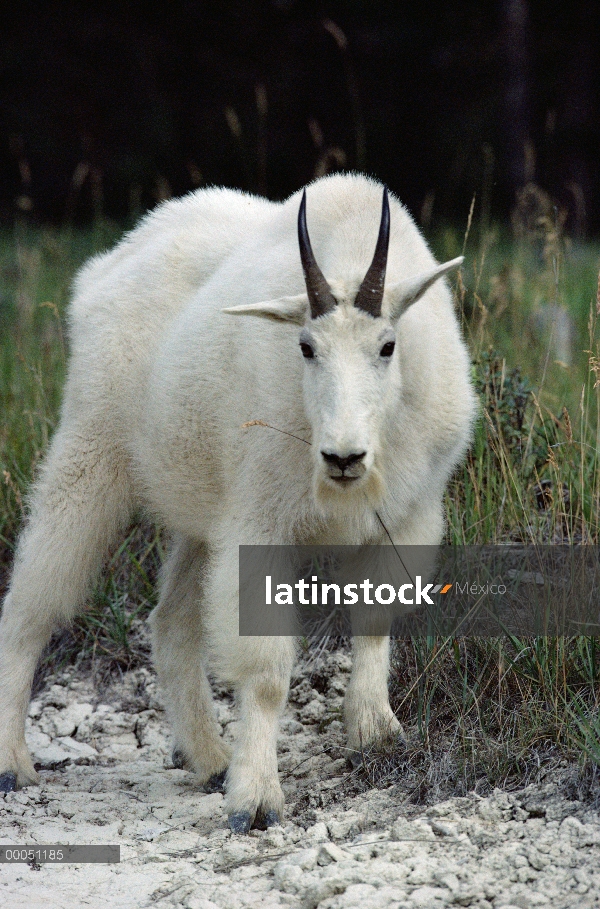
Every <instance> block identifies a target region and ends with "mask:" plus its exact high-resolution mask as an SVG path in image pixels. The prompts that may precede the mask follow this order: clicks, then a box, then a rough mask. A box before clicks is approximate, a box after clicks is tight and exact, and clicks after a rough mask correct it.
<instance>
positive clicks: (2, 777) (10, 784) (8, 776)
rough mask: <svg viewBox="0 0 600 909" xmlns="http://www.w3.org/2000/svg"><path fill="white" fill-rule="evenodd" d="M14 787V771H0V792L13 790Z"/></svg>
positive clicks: (15, 784)
mask: <svg viewBox="0 0 600 909" xmlns="http://www.w3.org/2000/svg"><path fill="white" fill-rule="evenodd" d="M16 788H17V774H16V773H10V772H9V773H0V792H14V791H15V789H16Z"/></svg>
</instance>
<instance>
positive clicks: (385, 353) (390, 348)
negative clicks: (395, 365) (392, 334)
mask: <svg viewBox="0 0 600 909" xmlns="http://www.w3.org/2000/svg"><path fill="white" fill-rule="evenodd" d="M395 346H396V342H395V341H388V342H387V344H384V345H383V347H382V348H381V350H380V351H379V356H380V357H391V356H392V354H393V353H394V348H395Z"/></svg>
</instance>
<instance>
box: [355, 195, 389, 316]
mask: <svg viewBox="0 0 600 909" xmlns="http://www.w3.org/2000/svg"><path fill="white" fill-rule="evenodd" d="M389 245H390V204H389V202H388V191H387V186H384V188H383V202H382V205H381V221H380V224H379V236H378V237H377V246H376V247H375V255H374V256H373V261H372V262H371V264H370V266H369V270H368V272H367V273H366V275H365V277H364V279H363V282H362V284H361V285H360V287H359V289H358V293H357V295H356V299H355V301H354V305H355V306H357V307H358V308H359V309H362V310H363V311H364V312H368V313H369V315H371V316H373V317H374V318H377V317H378V316H380V315H381V304H382V302H383V287H384V284H385V269H386V266H387V258H388V247H389Z"/></svg>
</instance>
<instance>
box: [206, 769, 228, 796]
mask: <svg viewBox="0 0 600 909" xmlns="http://www.w3.org/2000/svg"><path fill="white" fill-rule="evenodd" d="M226 776H227V771H226V770H221V772H220V773H213V775H212V776H211V777H210V779H208V780H207V781H206V783H205V784H204V786H203V787H202V789H203V790H204V792H208V793H212V792H225V777H226Z"/></svg>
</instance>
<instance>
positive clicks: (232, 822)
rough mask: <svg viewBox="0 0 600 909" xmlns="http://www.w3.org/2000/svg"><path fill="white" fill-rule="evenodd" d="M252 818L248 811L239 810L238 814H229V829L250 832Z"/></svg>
mask: <svg viewBox="0 0 600 909" xmlns="http://www.w3.org/2000/svg"><path fill="white" fill-rule="evenodd" d="M251 826H252V818H251V817H250V815H249V814H248V812H247V811H238V813H237V814H230V815H229V829H230V830H231V832H232V833H242V834H245V833H250V827H251Z"/></svg>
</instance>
